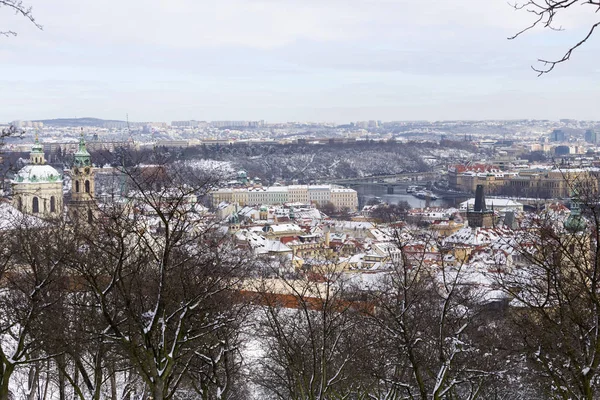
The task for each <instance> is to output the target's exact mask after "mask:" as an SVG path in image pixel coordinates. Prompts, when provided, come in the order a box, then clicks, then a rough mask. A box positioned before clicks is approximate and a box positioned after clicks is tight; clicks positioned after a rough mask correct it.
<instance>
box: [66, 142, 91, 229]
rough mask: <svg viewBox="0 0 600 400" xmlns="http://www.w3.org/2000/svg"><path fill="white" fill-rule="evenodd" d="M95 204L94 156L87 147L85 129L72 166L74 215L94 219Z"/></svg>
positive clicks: (88, 219) (72, 204) (72, 207)
mask: <svg viewBox="0 0 600 400" xmlns="http://www.w3.org/2000/svg"><path fill="white" fill-rule="evenodd" d="M93 206H94V168H93V167H92V158H91V156H90V153H89V152H88V151H87V149H86V147H85V139H84V137H83V131H82V132H81V136H80V138H79V149H78V150H77V152H76V153H75V159H74V161H73V167H72V168H71V203H70V208H71V209H72V213H71V214H72V216H75V217H77V216H79V217H84V218H85V219H87V221H88V222H91V221H92V217H93V213H92V209H93Z"/></svg>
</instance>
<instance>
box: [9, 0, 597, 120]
mask: <svg viewBox="0 0 600 400" xmlns="http://www.w3.org/2000/svg"><path fill="white" fill-rule="evenodd" d="M24 1H25V2H27V3H28V4H31V5H32V6H33V11H34V14H35V16H36V18H37V20H38V22H39V23H40V24H42V25H43V27H44V30H43V31H38V30H36V29H35V27H33V26H32V25H31V24H28V23H26V21H25V20H24V19H23V18H21V17H19V16H17V15H14V14H13V13H11V12H9V11H8V10H7V9H2V8H0V31H2V30H7V29H12V30H15V31H17V32H18V33H19V35H18V36H17V37H9V38H5V37H1V36H0V121H4V122H6V121H11V120H15V119H21V120H28V119H42V118H58V117H84V116H94V117H99V118H106V119H125V115H126V114H127V113H128V114H129V118H130V120H132V121H172V120H182V119H197V120H241V119H245V120H257V119H264V120H267V121H269V122H276V121H336V122H348V121H357V120H368V119H380V120H384V121H389V120H415V119H428V120H439V119H513V118H539V119H559V118H577V119H594V120H600V107H599V104H600V102H599V101H598V100H599V99H600V34H598V35H597V36H596V37H595V38H593V39H594V40H591V41H590V42H589V43H588V44H587V45H586V46H585V47H584V48H582V49H581V50H578V51H577V52H576V53H575V54H574V55H573V59H572V60H571V61H570V62H568V63H566V64H563V65H560V66H558V67H557V68H556V69H555V71H554V72H552V73H551V74H549V75H546V76H543V77H540V78H538V77H537V76H536V74H535V73H534V72H533V71H532V70H531V69H530V66H531V65H532V64H535V62H536V59H537V58H553V57H554V58H556V57H560V56H561V55H562V53H563V52H564V51H565V50H566V49H567V48H568V47H569V45H572V44H573V43H575V42H576V41H577V39H579V38H580V37H581V36H582V35H584V34H585V31H586V29H587V28H589V23H590V22H591V21H593V19H592V18H593V17H596V18H597V16H594V15H592V12H590V11H588V12H587V13H586V12H585V8H586V7H582V6H580V7H578V9H576V10H573V12H572V13H570V14H568V15H565V16H563V17H562V18H561V19H559V20H558V24H560V25H561V26H562V27H563V28H565V30H564V31H562V32H553V31H548V30H535V31H531V32H528V33H527V34H526V35H525V36H522V37H520V38H518V39H517V40H512V41H509V40H507V37H508V36H510V35H512V34H514V33H515V32H517V31H518V30H520V29H522V28H523V27H525V26H527V25H528V24H529V23H531V17H532V16H531V15H530V14H528V13H525V12H515V11H514V10H513V9H512V8H511V7H510V6H509V5H508V4H507V2H506V0H452V1H450V0H448V1H425V0H339V1H338V0H214V1H212V0H211V1H209V0H105V1H87V0H86V1H82V0H52V1H49V0H24Z"/></svg>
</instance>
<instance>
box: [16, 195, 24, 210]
mask: <svg viewBox="0 0 600 400" xmlns="http://www.w3.org/2000/svg"><path fill="white" fill-rule="evenodd" d="M17 209H18V210H19V211H23V199H22V198H21V196H19V197H17Z"/></svg>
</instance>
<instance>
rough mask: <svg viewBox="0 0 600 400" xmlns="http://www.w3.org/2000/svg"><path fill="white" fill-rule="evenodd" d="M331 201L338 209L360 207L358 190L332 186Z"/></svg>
mask: <svg viewBox="0 0 600 400" xmlns="http://www.w3.org/2000/svg"><path fill="white" fill-rule="evenodd" d="M330 201H331V202H332V203H333V205H334V206H335V207H336V208H337V209H344V208H347V209H349V210H356V209H358V196H357V195H356V190H352V189H346V188H331V191H330Z"/></svg>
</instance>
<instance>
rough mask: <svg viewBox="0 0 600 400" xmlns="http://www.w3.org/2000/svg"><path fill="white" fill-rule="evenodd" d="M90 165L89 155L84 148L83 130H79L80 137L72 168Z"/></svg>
mask: <svg viewBox="0 0 600 400" xmlns="http://www.w3.org/2000/svg"><path fill="white" fill-rule="evenodd" d="M91 165H92V162H91V156H90V153H89V152H88V151H87V149H86V147H85V138H84V137H83V128H81V135H80V136H79V149H78V150H77V152H76V153H75V160H74V161H73V166H75V167H89V166H91Z"/></svg>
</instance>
